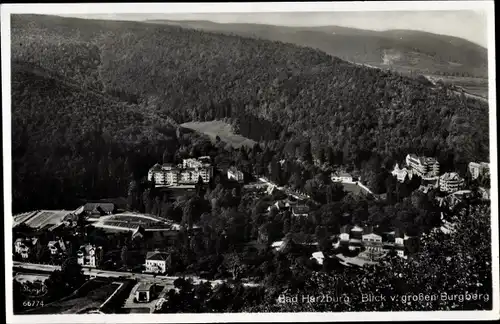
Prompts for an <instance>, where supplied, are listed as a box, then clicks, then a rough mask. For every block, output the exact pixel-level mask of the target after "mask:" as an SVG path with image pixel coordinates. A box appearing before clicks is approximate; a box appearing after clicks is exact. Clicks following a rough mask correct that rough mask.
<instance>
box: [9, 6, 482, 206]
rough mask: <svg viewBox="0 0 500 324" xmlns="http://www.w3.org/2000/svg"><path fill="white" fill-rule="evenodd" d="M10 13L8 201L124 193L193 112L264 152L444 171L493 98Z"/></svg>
mask: <svg viewBox="0 0 500 324" xmlns="http://www.w3.org/2000/svg"><path fill="white" fill-rule="evenodd" d="M11 20H12V58H13V60H14V63H13V73H12V78H13V87H12V103H13V104H12V112H13V114H12V116H13V121H12V122H13V127H12V129H13V162H14V165H13V172H14V173H13V180H14V186H13V188H14V206H15V208H14V209H15V210H20V209H28V208H41V207H43V208H48V207H49V206H50V207H51V208H52V207H54V208H55V207H56V206H58V207H62V206H61V204H62V202H61V201H60V200H61V199H63V200H64V201H65V203H67V204H70V202H71V201H72V198H74V199H76V198H78V197H86V198H94V197H97V196H101V197H102V196H105V195H109V196H117V195H123V194H124V192H126V190H127V188H126V187H127V184H128V183H129V181H130V180H131V174H132V177H135V178H137V177H140V176H144V175H145V173H146V170H147V167H148V165H149V166H150V165H152V164H153V163H155V162H161V160H162V158H163V155H164V152H165V150H167V151H168V150H170V151H171V152H172V151H175V150H177V149H179V148H181V147H182V146H183V144H182V143H180V138H183V135H179V134H178V130H177V128H176V126H175V125H176V124H180V123H183V122H187V121H193V120H198V121H206V120H213V119H214V118H229V119H230V120H231V122H232V123H233V125H234V127H235V129H236V130H237V131H239V132H240V133H241V134H242V135H244V136H247V137H249V138H252V139H255V140H265V141H267V142H268V143H267V146H268V148H269V150H270V152H273V153H271V154H275V155H277V156H279V157H282V158H287V159H291V160H295V159H298V160H300V161H304V162H305V163H312V162H313V161H316V160H320V161H321V160H323V161H325V160H326V161H329V162H330V163H332V164H337V165H347V166H351V167H352V168H355V169H359V170H361V173H362V174H365V175H366V177H367V178H371V179H375V178H377V176H378V175H379V174H381V172H386V171H384V170H387V169H389V168H391V167H392V165H393V164H394V162H396V161H400V160H401V159H402V158H403V157H404V156H405V155H406V154H407V153H410V152H413V153H417V154H426V155H430V156H436V157H437V158H438V159H439V161H440V162H441V164H442V169H443V170H445V171H446V170H452V169H453V170H455V169H456V170H459V171H461V172H464V170H465V166H466V164H467V163H468V162H470V161H473V160H474V161H476V160H481V161H488V156H489V149H488V147H489V132H488V105H487V104H486V103H484V102H481V101H477V100H474V99H471V98H468V97H466V96H464V95H457V94H456V93H455V92H453V91H451V90H450V89H449V88H447V86H435V87H434V86H431V85H429V84H428V83H427V82H423V81H422V80H421V79H419V78H410V77H405V76H402V75H398V74H395V73H392V72H388V71H381V70H377V69H371V68H367V67H362V66H356V65H352V64H350V63H347V62H345V61H342V60H340V59H338V58H335V57H332V56H330V55H328V54H326V53H323V52H321V51H318V50H315V49H311V48H304V47H299V46H296V45H292V44H285V43H282V42H277V41H274V42H273V41H265V40H257V39H250V38H243V37H239V36H227V35H221V34H215V33H207V32H202V31H196V30H187V29H182V28H179V27H172V26H162V25H154V24H142V23H135V22H114V21H91V20H80V19H72V18H60V17H48V16H34V15H26V16H15V15H14V16H12V19H11ZM190 136H194V135H190ZM172 154H175V153H172ZM265 167H266V166H264V167H263V168H262V169H265ZM105 179H110V180H105ZM306 179H307V178H306ZM368 184H369V185H370V184H371V181H368ZM48 188H54V189H48ZM54 190H55V191H54ZM377 191H383V190H377ZM63 193H64V194H63ZM61 196H65V198H59V197H61ZM37 197H38V198H37ZM70 198H71V199H70Z"/></svg>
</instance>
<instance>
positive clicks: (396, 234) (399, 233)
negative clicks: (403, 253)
mask: <svg viewBox="0 0 500 324" xmlns="http://www.w3.org/2000/svg"><path fill="white" fill-rule="evenodd" d="M404 236H405V232H404V231H403V230H402V229H400V228H396V229H395V230H394V237H400V238H403V237H404Z"/></svg>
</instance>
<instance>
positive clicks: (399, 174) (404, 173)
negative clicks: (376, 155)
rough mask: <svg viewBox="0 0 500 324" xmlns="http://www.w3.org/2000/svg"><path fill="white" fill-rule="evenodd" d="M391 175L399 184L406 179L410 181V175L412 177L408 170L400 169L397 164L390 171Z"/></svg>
mask: <svg viewBox="0 0 500 324" xmlns="http://www.w3.org/2000/svg"><path fill="white" fill-rule="evenodd" d="M391 174H392V175H393V176H395V177H396V179H397V180H398V181H399V182H404V181H405V179H406V177H408V178H409V179H411V178H412V175H413V173H412V172H411V171H410V170H408V169H407V168H403V169H400V168H399V165H398V164H396V166H395V167H394V170H392V172H391Z"/></svg>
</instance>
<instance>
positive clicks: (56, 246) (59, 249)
mask: <svg viewBox="0 0 500 324" xmlns="http://www.w3.org/2000/svg"><path fill="white" fill-rule="evenodd" d="M68 243H69V242H66V243H65V242H64V241H63V240H62V239H59V240H57V241H50V242H49V243H48V244H47V247H48V248H49V251H50V254H51V255H59V254H61V253H66V250H67V245H68Z"/></svg>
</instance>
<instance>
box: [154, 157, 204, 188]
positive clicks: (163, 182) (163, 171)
mask: <svg viewBox="0 0 500 324" xmlns="http://www.w3.org/2000/svg"><path fill="white" fill-rule="evenodd" d="M200 159H202V158H200ZM206 161H207V160H206V159H203V160H202V161H200V160H196V159H185V160H183V163H182V164H180V165H179V166H173V165H171V164H164V165H162V166H160V165H159V164H155V165H154V166H153V167H152V168H151V169H150V170H149V172H148V180H149V181H153V180H154V183H155V186H157V187H164V186H177V185H179V184H196V183H197V182H198V179H199V177H201V178H202V180H203V182H204V183H208V182H210V179H211V178H212V176H213V167H212V166H211V165H210V164H209V163H207V162H206Z"/></svg>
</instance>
